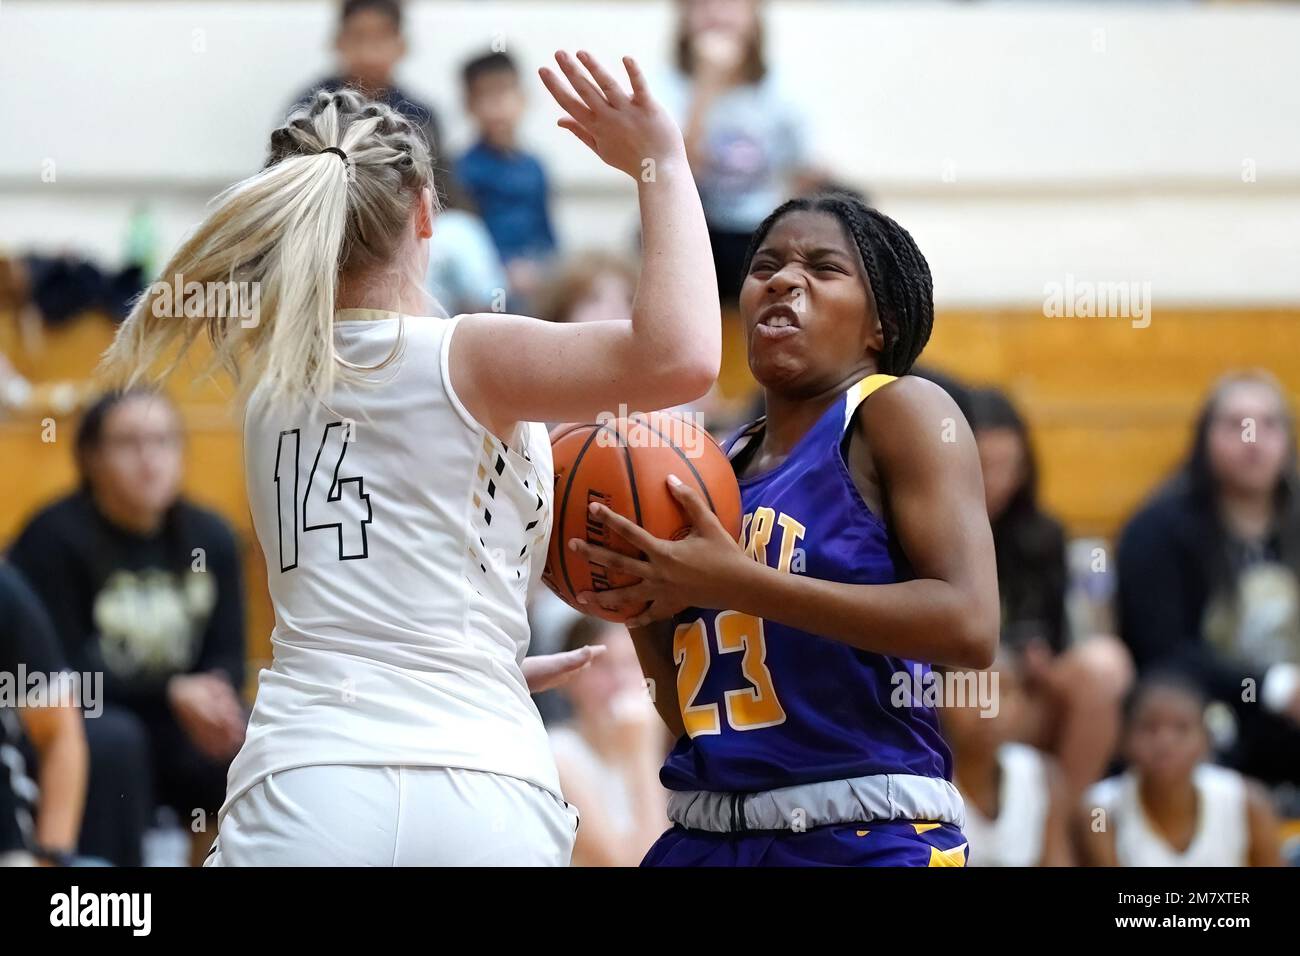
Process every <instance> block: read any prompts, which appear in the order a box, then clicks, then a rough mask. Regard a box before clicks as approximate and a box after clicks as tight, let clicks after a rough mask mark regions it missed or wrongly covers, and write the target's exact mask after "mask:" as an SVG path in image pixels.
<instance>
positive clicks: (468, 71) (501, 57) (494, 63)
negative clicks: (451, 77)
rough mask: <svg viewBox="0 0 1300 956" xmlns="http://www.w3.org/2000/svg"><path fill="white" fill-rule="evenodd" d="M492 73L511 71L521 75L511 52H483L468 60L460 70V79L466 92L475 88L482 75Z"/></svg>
mask: <svg viewBox="0 0 1300 956" xmlns="http://www.w3.org/2000/svg"><path fill="white" fill-rule="evenodd" d="M492 73H509V74H510V75H511V76H515V77H517V76H519V68H518V67H517V66H515V61H514V60H513V59H511V57H510V54H509V53H498V52H495V51H494V52H492V53H483V54H481V55H479V56H476V57H474V58H473V59H472V60H470V61H468V62H467V63H466V64H465V65H464V66H463V67H461V70H460V80H461V84H462V86H463V87H464V90H465V92H466V93H469V91H470V90H472V89H473V88H474V84H475V83H476V82H477V81H478V80H479V79H480V78H482V77H484V76H489V75H490V74H492Z"/></svg>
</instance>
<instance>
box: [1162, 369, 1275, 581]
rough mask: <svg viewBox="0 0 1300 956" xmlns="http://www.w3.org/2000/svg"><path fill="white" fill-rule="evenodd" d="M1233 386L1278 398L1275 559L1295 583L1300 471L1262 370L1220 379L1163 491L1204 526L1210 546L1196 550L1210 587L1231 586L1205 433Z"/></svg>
mask: <svg viewBox="0 0 1300 956" xmlns="http://www.w3.org/2000/svg"><path fill="white" fill-rule="evenodd" d="M1238 385H1263V386H1265V387H1266V388H1269V389H1271V390H1272V391H1273V393H1274V394H1275V395H1276V396H1277V400H1278V405H1279V406H1280V408H1281V409H1282V414H1283V415H1284V416H1285V419H1286V429H1287V435H1288V442H1287V445H1288V448H1287V458H1286V461H1285V463H1284V464H1283V466H1282V474H1281V475H1280V476H1279V478H1278V483H1277V489H1276V492H1275V495H1276V498H1275V502H1276V503H1275V510H1274V516H1275V517H1274V524H1273V528H1274V531H1275V533H1276V536H1277V541H1278V550H1279V552H1280V553H1279V557H1280V558H1281V560H1282V562H1283V563H1284V564H1286V565H1287V566H1288V567H1289V568H1290V569H1291V570H1292V571H1294V572H1295V574H1296V575H1297V577H1300V471H1297V464H1296V462H1297V451H1296V423H1295V417H1294V415H1293V413H1292V411H1291V408H1290V406H1289V405H1288V402H1287V396H1286V392H1285V391H1283V389H1282V386H1281V385H1279V384H1278V381H1277V379H1276V378H1274V377H1273V375H1271V374H1270V373H1268V372H1265V371H1262V370H1248V371H1238V372H1230V373H1228V374H1227V375H1224V376H1223V377H1222V378H1220V379H1219V380H1218V381H1217V382H1216V383H1215V384H1214V387H1213V388H1211V389H1210V394H1209V395H1208V396H1207V398H1206V399H1205V402H1204V404H1203V405H1202V406H1201V409H1200V411H1199V412H1198V413H1197V416H1196V424H1195V426H1194V429H1193V433H1192V445H1191V448H1190V449H1189V450H1188V453H1187V457H1186V459H1185V460H1184V463H1183V465H1182V467H1181V468H1180V469H1179V471H1178V472H1177V473H1176V474H1175V475H1174V477H1173V479H1172V480H1171V481H1170V482H1168V484H1167V485H1166V486H1165V488H1164V489H1163V492H1162V493H1163V494H1165V495H1183V496H1186V497H1188V498H1190V500H1191V503H1192V505H1193V506H1194V507H1195V509H1196V511H1197V512H1198V513H1199V514H1200V516H1201V518H1202V520H1203V521H1204V522H1205V523H1206V524H1205V527H1206V532H1207V536H1208V537H1209V539H1210V546H1209V547H1203V548H1198V549H1197V554H1198V556H1199V557H1200V559H1201V560H1202V561H1203V562H1205V572H1206V574H1207V580H1209V581H1216V582H1218V581H1231V580H1234V574H1233V569H1232V568H1231V566H1230V562H1229V555H1228V547H1227V538H1228V531H1227V529H1226V528H1225V527H1224V525H1223V520H1222V517H1221V512H1220V509H1219V505H1218V498H1219V486H1218V479H1217V478H1216V477H1215V475H1214V471H1213V468H1212V467H1211V465H1210V447H1209V446H1210V429H1211V428H1212V427H1213V425H1214V417H1215V415H1216V414H1217V413H1218V410H1219V404H1220V403H1221V402H1222V401H1223V397H1224V396H1225V395H1226V394H1227V392H1228V391H1229V389H1232V388H1234V387H1235V386H1238Z"/></svg>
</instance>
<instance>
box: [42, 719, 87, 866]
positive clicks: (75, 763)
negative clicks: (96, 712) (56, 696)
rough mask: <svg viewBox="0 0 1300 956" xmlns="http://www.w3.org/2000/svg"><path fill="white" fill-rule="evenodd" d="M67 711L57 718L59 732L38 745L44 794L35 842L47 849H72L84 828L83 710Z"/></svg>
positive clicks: (84, 765)
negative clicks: (82, 823)
mask: <svg viewBox="0 0 1300 956" xmlns="http://www.w3.org/2000/svg"><path fill="white" fill-rule="evenodd" d="M64 710H66V713H61V714H60V715H59V716H58V717H57V718H56V720H57V721H58V725H59V726H58V730H57V732H56V733H55V734H54V735H53V737H52V738H51V739H50V741H49V742H48V744H47V745H45V746H43V747H39V748H38V751H39V752H38V757H39V760H40V768H41V769H40V794H41V796H40V805H39V807H38V808H37V813H36V842H37V843H38V844H39V845H40V846H42V847H45V848H47V849H51V850H66V851H68V852H72V851H73V850H75V849H76V846H77V835H78V833H80V831H81V814H82V810H83V809H84V807H85V802H86V777H87V773H88V765H89V755H88V751H87V749H86V736H85V732H84V731H83V729H82V726H81V720H82V718H81V713H80V712H79V711H77V710H76V709H75V708H64Z"/></svg>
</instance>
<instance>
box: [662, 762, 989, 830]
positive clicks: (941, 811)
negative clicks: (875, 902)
mask: <svg viewBox="0 0 1300 956" xmlns="http://www.w3.org/2000/svg"><path fill="white" fill-rule="evenodd" d="M668 819H669V820H671V821H672V822H673V823H676V824H678V825H679V826H683V827H686V828H687V829H689V830H708V831H711V832H713V833H732V832H737V831H743V830H796V831H800V830H808V829H811V828H812V827H820V826H827V825H830V824H836V823H868V822H871V821H876V820H915V821H917V822H921V821H927V822H934V823H951V824H954V825H955V826H957V827H962V826H965V824H966V808H965V804H964V803H963V802H962V799H961V794H960V793H958V792H957V788H956V787H954V786H953V785H952V784H951V783H949V782H948V781H947V780H943V779H940V778H938V777H921V776H916V775H913V774H892V773H890V774H883V773H882V774H874V775H871V776H867V777H854V778H852V779H851V780H826V781H822V782H819V783H805V784H800V785H798V786H794V787H782V788H780V789H779V790H765V791H763V792H761V793H724V792H719V791H712V790H678V791H674V792H673V793H671V794H669V797H668Z"/></svg>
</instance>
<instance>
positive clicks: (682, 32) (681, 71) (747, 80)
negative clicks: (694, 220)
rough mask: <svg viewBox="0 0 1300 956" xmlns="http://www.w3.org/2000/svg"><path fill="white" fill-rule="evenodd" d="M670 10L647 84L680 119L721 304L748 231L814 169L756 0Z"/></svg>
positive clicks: (685, 0)
mask: <svg viewBox="0 0 1300 956" xmlns="http://www.w3.org/2000/svg"><path fill="white" fill-rule="evenodd" d="M677 9H678V20H677V35H676V50H675V61H676V68H677V69H676V71H675V73H673V74H672V75H670V76H669V77H665V82H663V83H661V84H659V85H657V86H656V87H655V88H656V90H658V91H660V92H659V96H660V99H661V101H662V102H663V104H664V107H665V108H666V109H667V110H668V111H669V113H671V114H672V115H673V116H674V117H675V118H676V120H677V122H678V124H679V125H680V126H681V128H682V136H683V138H684V139H685V141H686V153H687V158H688V160H689V162H690V164H691V171H692V172H693V174H694V176H695V181H696V183H697V185H698V186H699V190H700V199H701V201H702V202H703V204H704V215H705V218H706V219H707V220H708V225H709V238H710V241H711V242H712V245H713V262H714V266H715V267H716V269H717V273H718V292H719V294H720V296H721V298H722V305H723V309H724V310H726V309H727V308H728V307H729V306H730V307H732V308H734V307H735V305H736V300H737V297H738V296H739V294H740V285H741V279H742V276H741V272H742V270H743V268H744V261H745V252H746V250H747V249H748V248H749V239H750V236H751V235H752V234H753V232H754V230H755V229H756V228H757V227H758V225H759V223H761V222H762V221H763V219H764V218H765V217H766V216H767V214H768V213H769V212H771V211H772V210H773V209H775V208H776V207H777V206H779V205H780V204H781V203H782V202H784V201H785V200H786V199H788V198H790V197H791V196H793V195H797V194H800V193H803V192H806V191H808V190H809V189H811V188H812V187H813V184H814V180H815V178H816V177H815V175H814V174H813V173H812V172H811V171H810V168H809V165H810V164H809V161H808V150H807V145H806V143H805V136H804V129H803V123H802V119H801V116H800V110H799V109H798V107H797V105H796V104H795V103H794V102H793V101H792V100H791V99H789V98H788V97H787V96H786V94H785V91H784V89H783V87H782V84H781V81H780V79H779V77H778V76H777V75H776V74H775V73H774V72H772V71H770V70H769V69H768V64H767V61H766V60H765V58H764V55H763V20H762V3H761V0H678V4H677Z"/></svg>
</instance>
